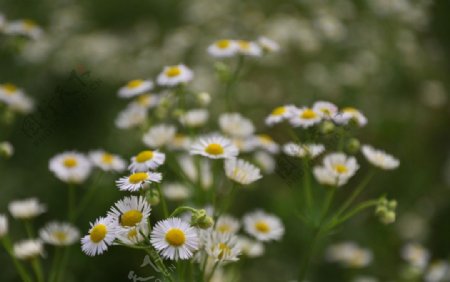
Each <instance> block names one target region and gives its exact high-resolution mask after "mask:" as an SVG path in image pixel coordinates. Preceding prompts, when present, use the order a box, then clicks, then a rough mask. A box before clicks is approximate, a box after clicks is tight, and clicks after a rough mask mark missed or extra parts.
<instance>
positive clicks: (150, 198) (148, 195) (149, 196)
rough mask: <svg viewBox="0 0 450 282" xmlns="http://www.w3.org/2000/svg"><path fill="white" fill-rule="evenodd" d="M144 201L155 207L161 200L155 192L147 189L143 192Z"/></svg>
mask: <svg viewBox="0 0 450 282" xmlns="http://www.w3.org/2000/svg"><path fill="white" fill-rule="evenodd" d="M145 199H146V200H147V202H148V203H149V204H150V205H153V206H157V205H158V204H159V202H160V200H161V196H160V195H159V192H158V191H157V190H155V189H149V190H147V191H146V192H145Z"/></svg>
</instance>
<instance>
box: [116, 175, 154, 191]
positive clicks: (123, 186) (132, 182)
mask: <svg viewBox="0 0 450 282" xmlns="http://www.w3.org/2000/svg"><path fill="white" fill-rule="evenodd" d="M161 180H162V175H161V173H159V172H152V171H149V172H136V173H132V174H130V175H129V176H124V177H122V178H120V179H119V180H117V181H116V185H117V187H118V188H119V190H121V191H131V192H135V191H138V190H140V189H141V188H142V187H143V186H144V185H145V184H150V183H153V182H158V183H159V182H161Z"/></svg>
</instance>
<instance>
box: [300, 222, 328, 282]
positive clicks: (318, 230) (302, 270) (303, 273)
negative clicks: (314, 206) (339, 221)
mask: <svg viewBox="0 0 450 282" xmlns="http://www.w3.org/2000/svg"><path fill="white" fill-rule="evenodd" d="M321 233H322V225H319V227H317V228H316V230H315V231H314V235H313V239H312V241H311V244H310V247H309V249H308V252H307V253H306V257H305V259H304V260H303V261H302V264H301V266H300V272H299V276H298V281H299V282H303V281H305V278H306V275H307V274H308V269H309V265H310V264H311V260H312V257H313V256H314V252H315V250H316V248H317V245H318V244H319V241H320V236H321Z"/></svg>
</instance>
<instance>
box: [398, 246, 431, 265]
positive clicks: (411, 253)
mask: <svg viewBox="0 0 450 282" xmlns="http://www.w3.org/2000/svg"><path fill="white" fill-rule="evenodd" d="M401 256H402V258H403V259H404V260H405V261H407V262H408V263H409V264H411V265H412V266H413V267H417V268H418V269H420V270H424V269H425V267H426V266H427V264H428V261H429V259H430V253H429V251H428V250H427V249H425V248H424V247H423V246H422V245H420V244H417V243H409V244H407V245H405V246H404V247H403V248H402V251H401Z"/></svg>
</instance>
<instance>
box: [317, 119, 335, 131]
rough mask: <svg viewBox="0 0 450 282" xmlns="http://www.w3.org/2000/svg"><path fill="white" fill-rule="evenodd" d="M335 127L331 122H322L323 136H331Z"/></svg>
mask: <svg viewBox="0 0 450 282" xmlns="http://www.w3.org/2000/svg"><path fill="white" fill-rule="evenodd" d="M334 128H335V125H334V123H332V122H331V121H329V120H326V121H324V122H322V124H321V126H320V132H321V133H322V134H330V133H332V132H333V131H334Z"/></svg>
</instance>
